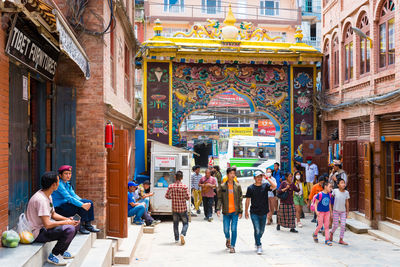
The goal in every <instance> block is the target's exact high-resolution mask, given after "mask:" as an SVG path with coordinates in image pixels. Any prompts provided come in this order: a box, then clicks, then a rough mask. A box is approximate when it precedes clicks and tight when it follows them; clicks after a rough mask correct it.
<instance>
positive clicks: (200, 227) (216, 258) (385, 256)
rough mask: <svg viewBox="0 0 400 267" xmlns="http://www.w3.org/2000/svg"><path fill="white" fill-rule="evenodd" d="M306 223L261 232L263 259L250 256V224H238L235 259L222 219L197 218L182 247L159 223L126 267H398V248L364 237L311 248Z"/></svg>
mask: <svg viewBox="0 0 400 267" xmlns="http://www.w3.org/2000/svg"><path fill="white" fill-rule="evenodd" d="M310 220H311V217H309V216H307V219H305V220H304V219H303V224H304V226H303V228H300V229H298V230H299V233H298V234H295V233H290V232H289V230H288V229H285V228H282V230H281V231H279V232H278V231H276V224H273V225H272V226H266V231H265V233H264V236H263V238H262V243H263V249H264V253H263V255H257V254H256V253H255V248H254V237H253V226H252V223H251V220H250V219H249V220H246V219H241V220H239V224H238V240H237V244H236V254H229V252H228V250H226V249H225V237H224V235H223V231H222V217H221V218H217V216H216V215H214V221H213V222H211V223H210V222H207V221H204V220H203V217H202V214H201V215H200V216H199V217H193V218H192V223H190V224H189V230H188V234H187V237H186V245H185V246H181V245H176V244H175V243H174V238H173V231H172V221H167V222H163V223H161V224H160V225H158V226H157V228H156V232H155V234H144V236H143V238H142V240H141V242H140V244H139V248H138V250H137V251H136V253H135V258H136V259H134V260H133V262H132V265H131V266H153V267H164V266H165V267H169V266H182V267H183V266H203V267H214V266H215V267H223V266H230V267H236V266H241V267H243V266H245V267H251V266H399V265H398V264H399V260H400V247H397V246H395V245H392V244H391V243H388V242H385V241H381V240H379V239H377V238H374V237H372V236H370V235H368V234H361V235H357V234H354V233H352V232H350V231H346V233H345V241H347V242H348V243H349V244H350V245H349V246H342V245H339V244H338V243H337V241H338V234H339V231H340V229H338V230H337V232H336V233H335V237H334V241H335V242H334V243H333V246H332V247H328V246H326V245H325V244H323V241H324V237H323V236H322V235H319V240H320V242H319V243H318V244H315V243H314V241H313V240H312V236H311V235H312V231H313V230H314V229H315V224H314V223H311V222H310ZM275 221H276V218H275V216H274V222H275Z"/></svg>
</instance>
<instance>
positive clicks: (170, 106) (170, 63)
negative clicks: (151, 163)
mask: <svg viewBox="0 0 400 267" xmlns="http://www.w3.org/2000/svg"><path fill="white" fill-rule="evenodd" d="M168 112H169V145H170V146H172V62H171V61H170V62H169V110H168Z"/></svg>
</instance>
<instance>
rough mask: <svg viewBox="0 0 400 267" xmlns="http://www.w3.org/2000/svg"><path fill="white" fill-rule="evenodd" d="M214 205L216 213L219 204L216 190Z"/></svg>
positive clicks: (215, 190)
mask: <svg viewBox="0 0 400 267" xmlns="http://www.w3.org/2000/svg"><path fill="white" fill-rule="evenodd" d="M214 193H215V195H214V203H215V207H214V211H215V212H217V204H218V196H217V189H214Z"/></svg>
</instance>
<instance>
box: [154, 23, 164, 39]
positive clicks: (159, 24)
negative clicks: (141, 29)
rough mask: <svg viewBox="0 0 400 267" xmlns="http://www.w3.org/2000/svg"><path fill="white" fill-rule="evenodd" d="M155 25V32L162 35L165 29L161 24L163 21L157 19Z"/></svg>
mask: <svg viewBox="0 0 400 267" xmlns="http://www.w3.org/2000/svg"><path fill="white" fill-rule="evenodd" d="M155 24H156V25H155V26H154V27H153V30H154V33H155V35H156V36H161V32H162V30H163V27H162V26H161V21H160V20H159V19H156V20H155Z"/></svg>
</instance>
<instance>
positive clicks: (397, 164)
mask: <svg viewBox="0 0 400 267" xmlns="http://www.w3.org/2000/svg"><path fill="white" fill-rule="evenodd" d="M384 147H385V158H384V162H385V165H384V166H385V210H386V219H388V220H391V221H396V222H400V142H388V143H384Z"/></svg>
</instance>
